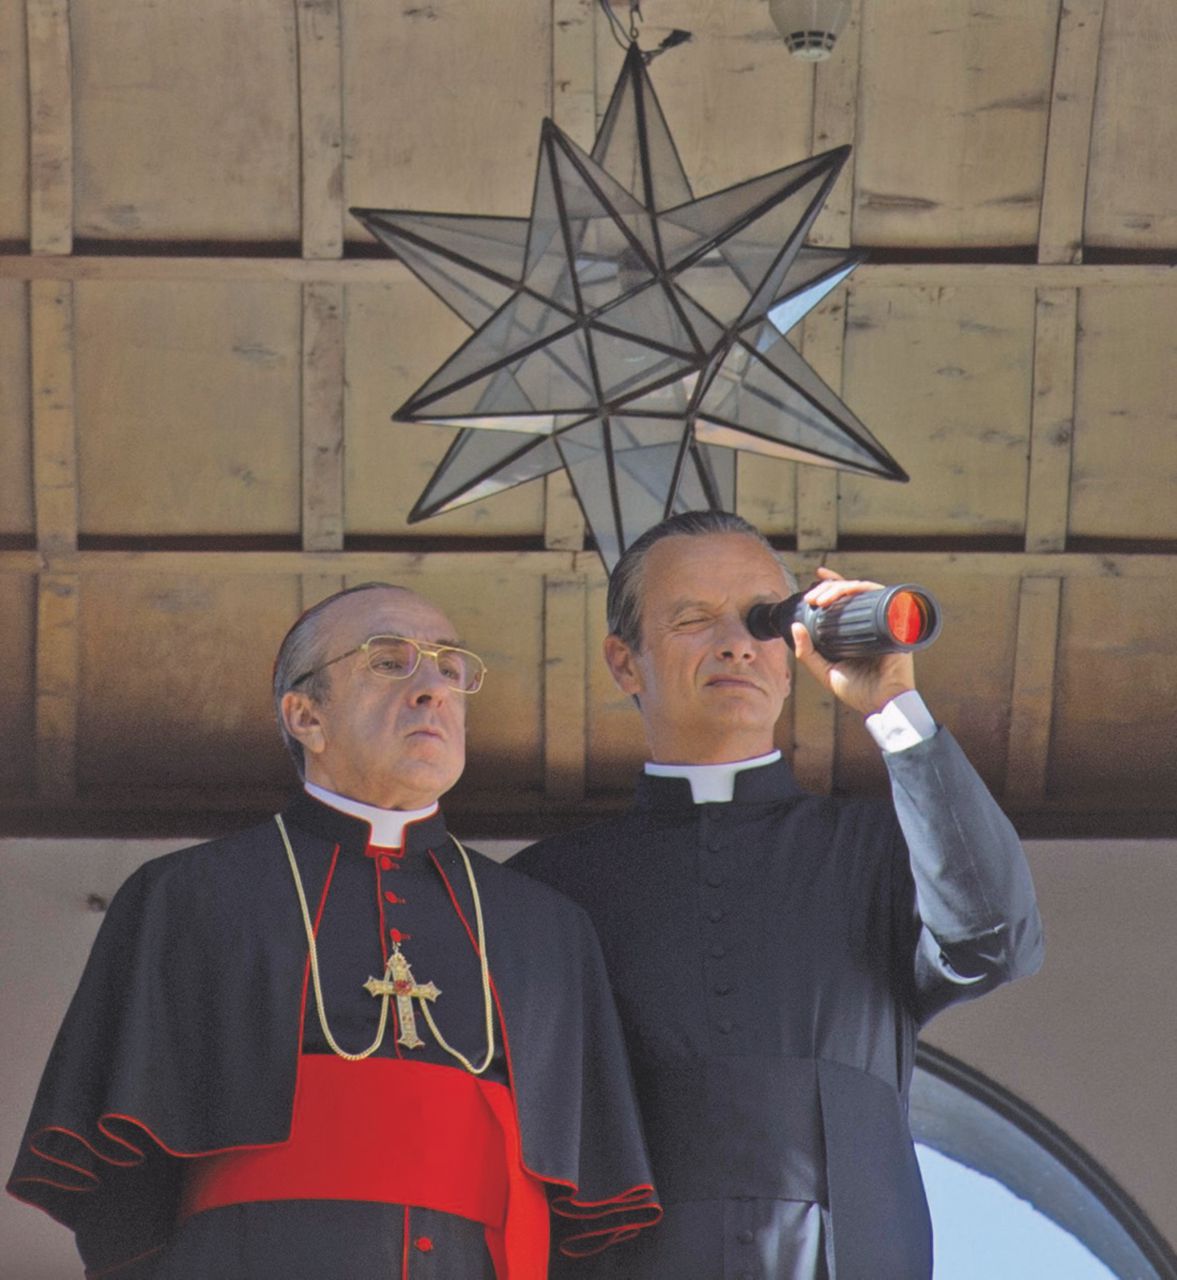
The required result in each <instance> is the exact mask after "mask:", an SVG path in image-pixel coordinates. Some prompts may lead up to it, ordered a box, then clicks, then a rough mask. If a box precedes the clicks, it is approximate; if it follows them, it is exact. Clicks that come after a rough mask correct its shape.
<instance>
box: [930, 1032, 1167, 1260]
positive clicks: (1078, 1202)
mask: <svg viewBox="0 0 1177 1280" xmlns="http://www.w3.org/2000/svg"><path fill="white" fill-rule="evenodd" d="M993 1117H996V1119H997V1123H996V1124H994V1123H993V1122H992V1118H993ZM911 1125H912V1132H913V1134H914V1135H915V1139H916V1141H917V1142H921V1143H923V1144H924V1145H925V1146H929V1147H932V1148H934V1149H935V1150H936V1151H939V1152H940V1153H941V1154H943V1155H945V1156H947V1157H948V1158H949V1159H951V1160H955V1161H956V1162H957V1163H958V1164H962V1165H965V1166H966V1167H968V1168H971V1169H975V1170H976V1171H977V1172H978V1173H981V1174H985V1175H986V1176H988V1177H991V1178H995V1179H996V1180H997V1181H998V1182H1001V1183H1003V1184H1004V1185H1005V1186H1006V1187H1008V1188H1009V1189H1010V1190H1011V1191H1012V1192H1013V1193H1014V1194H1015V1195H1018V1196H1019V1197H1021V1198H1022V1199H1024V1200H1027V1201H1028V1202H1029V1203H1030V1204H1032V1205H1033V1206H1034V1207H1035V1208H1036V1209H1037V1210H1038V1211H1039V1212H1040V1213H1042V1214H1044V1215H1045V1216H1046V1217H1047V1218H1049V1219H1050V1220H1051V1221H1052V1222H1054V1223H1056V1224H1057V1225H1058V1226H1059V1227H1060V1228H1061V1229H1062V1230H1064V1231H1066V1232H1067V1233H1068V1234H1070V1235H1072V1236H1074V1237H1075V1239H1076V1240H1079V1241H1081V1242H1082V1243H1083V1244H1084V1245H1085V1246H1086V1247H1087V1248H1088V1249H1089V1250H1090V1251H1091V1252H1092V1253H1093V1254H1094V1255H1095V1256H1096V1257H1097V1258H1099V1259H1100V1260H1101V1261H1102V1262H1103V1263H1104V1264H1105V1265H1106V1266H1108V1267H1109V1268H1110V1269H1111V1270H1112V1272H1113V1274H1115V1275H1117V1276H1131V1277H1133V1278H1135V1277H1140V1280H1177V1254H1175V1253H1174V1251H1173V1249H1172V1247H1171V1246H1170V1245H1169V1243H1168V1241H1167V1240H1166V1239H1165V1238H1164V1236H1162V1235H1161V1233H1160V1232H1159V1231H1158V1230H1157V1228H1156V1227H1155V1226H1154V1225H1153V1224H1152V1222H1151V1221H1150V1219H1149V1218H1148V1216H1147V1215H1146V1214H1145V1212H1144V1211H1143V1209H1141V1208H1140V1206H1139V1205H1138V1204H1137V1203H1136V1202H1135V1200H1133V1199H1132V1197H1131V1196H1130V1195H1128V1193H1127V1192H1126V1191H1125V1190H1124V1189H1123V1187H1121V1186H1120V1185H1119V1183H1118V1182H1116V1180H1115V1179H1114V1178H1113V1177H1112V1176H1111V1174H1109V1173H1108V1171H1107V1170H1106V1169H1104V1168H1103V1166H1102V1165H1101V1164H1100V1163H1099V1162H1098V1161H1097V1160H1095V1159H1094V1158H1093V1157H1092V1156H1091V1155H1090V1154H1089V1153H1088V1152H1086V1151H1085V1150H1084V1149H1083V1148H1082V1147H1080V1146H1079V1144H1078V1143H1077V1142H1075V1141H1074V1139H1072V1138H1071V1137H1069V1136H1068V1135H1067V1134H1066V1133H1065V1132H1064V1131H1063V1130H1062V1129H1060V1128H1059V1127H1058V1126H1057V1125H1055V1124H1053V1123H1052V1122H1051V1121H1050V1120H1048V1119H1047V1118H1046V1117H1045V1116H1044V1115H1042V1113H1041V1112H1039V1111H1036V1110H1035V1109H1034V1108H1033V1107H1031V1106H1030V1105H1029V1104H1028V1103H1026V1102H1024V1101H1023V1100H1022V1099H1021V1098H1019V1097H1017V1095H1016V1094H1013V1093H1011V1092H1010V1091H1009V1090H1008V1089H1005V1088H1003V1087H1002V1086H1001V1085H999V1084H997V1083H996V1082H995V1081H993V1080H990V1079H989V1078H988V1077H987V1076H985V1075H983V1074H982V1073H981V1072H979V1071H977V1070H975V1069H974V1068H973V1067H970V1066H968V1065H967V1064H966V1063H964V1062H961V1061H960V1060H959V1059H957V1058H954V1057H952V1056H951V1055H950V1054H947V1053H944V1052H943V1051H942V1050H940V1049H936V1048H934V1047H933V1046H931V1045H926V1044H920V1046H919V1047H918V1049H917V1051H916V1078H915V1081H914V1082H913V1086H912V1106H911ZM1093 1205H1094V1206H1095V1207H1096V1208H1097V1210H1102V1211H1103V1212H1102V1213H1099V1212H1096V1213H1095V1214H1094V1215H1093V1214H1092V1212H1091V1210H1092V1207H1093ZM1141 1264H1144V1265H1146V1266H1147V1267H1150V1268H1151V1271H1149V1272H1141V1270H1140V1266H1141Z"/></svg>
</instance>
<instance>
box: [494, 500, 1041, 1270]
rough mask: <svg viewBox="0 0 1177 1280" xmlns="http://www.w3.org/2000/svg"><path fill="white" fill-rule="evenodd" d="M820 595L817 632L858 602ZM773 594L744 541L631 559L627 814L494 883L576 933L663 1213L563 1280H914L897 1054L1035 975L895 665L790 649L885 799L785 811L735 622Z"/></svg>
mask: <svg viewBox="0 0 1177 1280" xmlns="http://www.w3.org/2000/svg"><path fill="white" fill-rule="evenodd" d="M819 579H820V580H819V582H818V583H817V584H816V585H815V586H814V587H813V588H812V589H811V590H810V591H808V592H807V593H806V594H805V600H806V602H807V604H808V605H809V606H811V609H812V611H815V612H817V613H818V614H826V615H831V616H832V615H834V614H836V613H839V612H843V613H850V612H852V610H851V607H850V605H849V604H847V601H852V602H853V601H855V598H858V597H864V596H865V595H866V594H867V593H868V592H871V591H873V590H875V589H876V588H877V584H875V583H865V582H848V581H844V580H842V579H841V578H839V577H838V575H837V574H835V573H833V572H831V571H829V570H819ZM792 594H793V586H792V583H791V582H790V580H789V577H788V574H787V571H786V570H785V569H784V567H783V566H782V565H781V563H780V561H779V560H778V558H777V556H776V554H775V553H774V552H773V550H772V548H771V547H770V546H769V545H768V543H767V542H766V541H765V539H764V538H763V537H762V536H761V535H760V534H759V533H758V532H757V530H756V529H754V528H753V527H752V526H751V525H749V524H748V523H747V522H746V521H744V520H742V519H740V518H739V517H736V516H732V515H728V514H726V513H723V512H691V513H687V514H685V515H679V516H675V517H672V518H671V519H669V520H666V521H664V522H663V523H662V524H660V525H657V526H655V527H654V528H653V529H651V530H649V531H647V533H645V534H644V535H643V536H642V537H641V538H640V539H638V540H637V541H636V542H635V543H634V544H633V545H632V546H631V547H630V548H629V549H628V550H627V551H626V553H625V555H624V556H623V557H622V559H621V560H620V561H619V563H618V565H617V567H616V568H615V570H614V572H613V574H612V577H611V579H610V584H609V598H608V613H609V635H608V637H607V638H606V641H605V660H606V662H607V663H608V665H609V669H610V671H611V673H612V675H613V678H614V680H615V681H616V683H617V685H618V687H619V688H620V689H622V690H623V691H624V692H625V693H627V694H630V695H632V697H633V698H634V700H635V702H636V703H637V707H638V710H639V712H640V714H641V717H642V722H643V725H644V728H645V732H646V738H647V741H648V743H649V750H650V763H648V764H647V765H646V767H645V771H644V773H643V775H642V776H641V778H640V779H639V782H638V791H637V798H636V803H635V805H634V807H633V808H632V809H631V810H630V811H629V812H628V813H627V814H624V815H623V816H621V817H618V818H615V819H611V820H609V821H606V822H603V823H600V824H598V825H596V826H593V827H589V828H587V829H585V830H582V831H579V832H575V833H573V834H571V835H569V836H564V837H559V838H555V839H552V840H547V841H544V842H542V843H541V844H539V845H536V846H533V847H532V848H531V849H529V850H527V851H526V852H524V853H523V854H521V855H520V856H519V858H518V859H516V861H515V866H517V867H519V868H521V869H523V870H525V871H527V872H529V873H530V874H532V875H534V876H536V877H538V878H540V879H542V880H545V881H547V882H548V883H550V884H552V885H555V886H556V887H558V888H559V889H561V890H563V891H564V892H565V893H566V894H568V895H569V896H570V897H572V898H574V899H575V900H577V901H579V902H580V903H581V904H582V905H583V906H584V907H585V908H586V909H587V910H588V912H589V914H590V916H591V917H592V918H593V920H594V922H595V923H596V926H597V929H598V932H599V934H600V936H601V941H602V943H603V945H604V948H605V954H606V961H607V963H608V966H609V971H610V976H611V979H612V982H613V986H614V990H615V994H616V996H617V1001H618V1006H619V1009H620V1012H621V1016H622V1022H623V1024H624V1028H625V1032H626V1037H627V1040H628V1043H629V1048H630V1056H631V1060H632V1062H633V1066H634V1071H635V1076H636V1080H637V1086H638V1097H639V1103H640V1106H641V1109H642V1116H643V1121H644V1124H645V1128H646V1136H647V1139H648V1141H649V1144H650V1151H651V1158H652V1162H653V1166H654V1175H655V1179H656V1182H657V1185H658V1188H659V1192H660V1196H661V1199H662V1202H663V1205H664V1207H665V1217H664V1219H663V1222H662V1224H661V1225H660V1227H659V1228H658V1229H657V1230H655V1231H652V1232H649V1233H646V1237H645V1238H643V1239H639V1240H636V1241H634V1242H632V1243H630V1244H627V1245H621V1246H619V1247H618V1248H616V1249H614V1250H611V1251H610V1254H611V1255H612V1256H609V1255H608V1254H607V1255H602V1257H601V1259H600V1260H599V1262H596V1263H590V1264H589V1265H588V1266H587V1268H584V1269H582V1270H581V1271H580V1272H579V1273H578V1274H580V1275H581V1276H585V1275H591V1276H593V1277H594V1280H596V1278H598V1277H616V1278H618V1280H619V1278H621V1277H624V1278H625V1280H682V1278H683V1277H687V1276H689V1277H691V1280H831V1278H833V1280H921V1278H923V1277H928V1276H930V1275H931V1257H932V1249H931V1229H930V1224H929V1219H928V1212H927V1204H926V1201H925V1198H924V1193H923V1187H922V1185H921V1182H920V1175H919V1169H918V1166H917V1164H916V1159H915V1153H914V1150H913V1146H912V1141H911V1135H910V1131H909V1129H908V1124H907V1101H908V1090H909V1087H910V1083H911V1076H912V1070H913V1066H914V1056H915V1045H916V1036H917V1033H918V1032H919V1030H920V1028H921V1027H922V1026H923V1025H924V1024H925V1023H926V1022H927V1021H928V1020H929V1019H930V1018H931V1017H933V1016H934V1015H935V1014H936V1013H938V1012H940V1011H941V1010H942V1009H944V1008H946V1007H947V1006H949V1005H951V1004H953V1003H956V1002H957V1001H960V1000H966V999H972V998H974V997H976V996H979V995H981V994H983V993H985V992H987V991H990V990H992V989H993V988H994V987H996V986H998V985H1000V984H1001V983H1003V982H1007V981H1009V980H1010V979H1012V978H1015V977H1018V976H1020V975H1022V974H1027V973H1031V972H1033V971H1034V970H1035V969H1036V968H1037V967H1038V965H1039V964H1040V963H1041V957H1042V931H1041V922H1040V919H1039V916H1038V911H1037V907H1036V904H1035V898H1034V889H1033V885H1032V883H1031V880H1030V875H1029V870H1028V868H1027V865H1026V861H1025V858H1024V855H1023V853H1022V849H1021V846H1020V844H1019V843H1018V840H1017V837H1016V835H1015V833H1014V831H1013V828H1012V827H1011V826H1010V824H1009V822H1008V820H1007V819H1006V818H1005V816H1004V815H1003V814H1002V813H1001V811H1000V809H999V808H998V807H997V805H996V803H995V802H994V800H993V798H992V797H991V796H990V794H989V792H988V791H987V790H986V788H985V786H984V784H983V783H982V781H981V779H980V778H979V777H978V776H977V774H976V772H975V770H974V769H973V768H972V766H971V765H970V764H969V763H968V761H967V760H966V759H965V757H964V755H963V753H962V752H961V750H960V748H959V746H958V745H957V744H956V742H955V740H954V739H953V738H952V736H951V735H950V733H949V732H948V730H947V729H945V728H942V727H939V726H937V724H936V723H935V721H934V720H933V719H932V717H931V715H930V714H929V712H928V709H927V708H926V707H925V705H924V703H923V700H922V699H921V698H920V696H919V694H918V693H917V692H916V685H915V672H914V663H913V660H912V657H911V653H910V652H891V653H885V654H881V655H880V654H876V655H875V656H873V657H866V658H863V657H856V658H850V659H846V658H837V659H836V660H834V661H831V660H830V659H829V658H826V657H823V656H822V655H821V654H820V653H818V652H817V651H816V649H815V647H814V643H813V640H812V638H811V636H810V634H809V632H808V631H807V630H806V628H805V627H804V626H802V625H800V624H796V625H793V626H792V628H791V639H792V642H793V646H794V647H795V650H796V656H797V661H798V663H799V665H800V666H802V667H804V668H805V670H806V672H807V673H808V675H809V676H810V677H812V678H814V679H816V680H818V681H819V682H820V683H821V684H822V685H824V686H825V687H826V688H827V689H829V690H830V691H831V692H832V693H833V694H834V695H835V696H836V697H837V698H838V699H839V700H840V701H841V702H843V703H845V704H846V705H847V706H848V707H852V708H853V709H855V710H856V711H858V712H859V713H860V714H861V715H862V716H864V717H865V723H866V729H867V730H868V731H869V732H870V733H871V734H872V735H873V736H874V738H875V740H876V741H877V743H878V744H879V748H880V750H881V751H882V752H883V756H884V760H885V762H886V766H887V771H888V774H889V777H890V782H891V797H890V801H889V802H888V801H885V800H869V799H860V798H831V797H822V796H812V795H807V794H805V793H804V792H803V791H802V790H801V789H800V787H799V786H798V785H797V783H796V781H795V780H794V779H793V777H792V774H791V773H790V771H789V769H788V766H787V765H786V764H785V762H784V761H783V760H782V759H781V758H780V753H779V752H778V751H775V750H774V749H773V731H774V726H775V724H776V721H777V719H778V718H779V716H780V714H781V711H782V709H783V706H784V702H785V699H786V698H787V697H788V695H789V691H790V687H791V682H792V671H791V659H790V656H789V651H788V647H787V645H786V643H785V642H784V640H783V639H780V638H775V637H776V636H778V635H779V630H780V628H779V626H778V627H777V628H776V630H775V631H774V629H773V627H772V626H767V636H768V638H757V634H758V633H759V634H761V635H763V634H765V624H764V620H763V618H761V619H759V621H758V619H757V617H755V616H754V617H753V619H752V621H751V623H750V622H749V614H750V613H751V612H752V610H753V609H754V608H755V607H756V606H763V605H767V606H772V605H774V604H778V603H780V602H782V601H784V600H785V599H786V598H788V597H789V596H790V595H792ZM911 609H914V610H915V611H916V613H917V615H918V614H920V612H921V610H926V611H930V612H926V613H924V614H923V615H922V616H918V617H917V618H915V619H914V623H913V619H912V618H911V617H910V616H907V617H905V616H904V611H905V610H911ZM761 612H762V613H763V612H764V611H763V610H762V611H761ZM769 621H770V622H771V619H769ZM778 621H779V620H778ZM891 621H892V622H895V623H897V624H898V627H897V629H898V632H899V636H900V638H901V639H902V638H904V637H906V638H908V639H909V640H910V639H918V636H919V634H922V633H924V632H926V633H927V634H929V635H930V634H934V630H935V625H936V621H937V620H936V618H935V615H934V605H932V604H931V603H930V602H926V601H923V600H922V598H919V597H917V598H916V599H915V600H914V601H913V600H904V601H903V602H902V603H901V604H900V606H898V608H897V610H896V611H893V613H892V616H891ZM916 624H918V625H916ZM892 629H893V630H895V629H896V628H894V627H893V628H892ZM815 630H818V631H820V627H815ZM553 1274H556V1273H555V1272H554V1273H553Z"/></svg>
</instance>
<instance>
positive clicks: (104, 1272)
mask: <svg viewBox="0 0 1177 1280" xmlns="http://www.w3.org/2000/svg"><path fill="white" fill-rule="evenodd" d="M163 1249H164V1246H163V1245H162V1244H160V1245H156V1246H155V1248H154V1249H148V1250H147V1252H146V1253H137V1254H136V1255H135V1256H134V1257H133V1258H127V1259H126V1260H125V1261H123V1262H116V1263H115V1264H114V1265H113V1266H110V1267H103V1268H102V1269H101V1270H99V1271H91V1270H90V1269H89V1267H87V1268H86V1270H85V1272H84V1273H83V1274H84V1275H85V1277H86V1280H101V1277H103V1276H113V1275H116V1274H117V1273H118V1272H120V1271H121V1270H122V1269H123V1268H124V1267H129V1266H131V1265H132V1264H133V1263H135V1262H142V1261H143V1259H144V1258H152V1257H154V1256H155V1255H156V1254H157V1253H162V1252H163Z"/></svg>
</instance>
